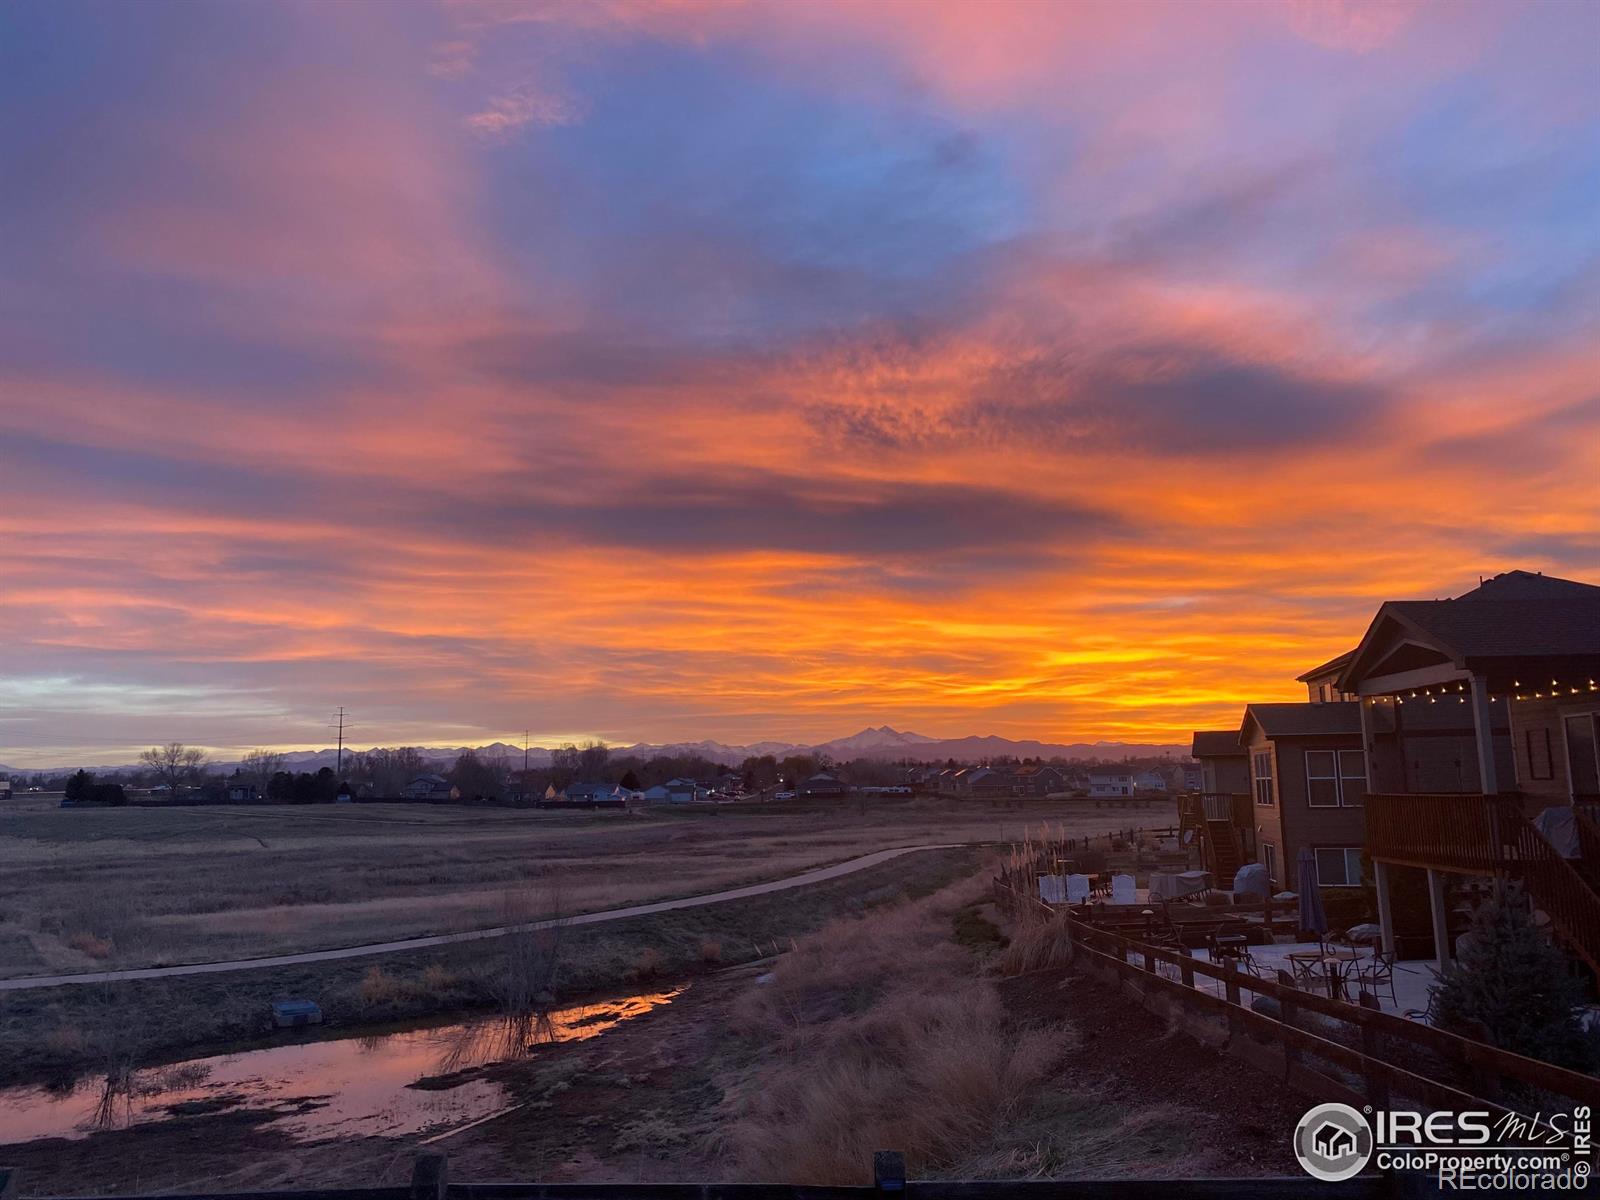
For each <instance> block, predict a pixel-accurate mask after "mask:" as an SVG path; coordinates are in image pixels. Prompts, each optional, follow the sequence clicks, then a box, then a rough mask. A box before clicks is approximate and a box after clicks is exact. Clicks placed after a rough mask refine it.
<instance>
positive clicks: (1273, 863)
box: [1261, 842, 1278, 883]
mask: <svg viewBox="0 0 1600 1200" xmlns="http://www.w3.org/2000/svg"><path fill="white" fill-rule="evenodd" d="M1261 865H1262V866H1264V867H1266V869H1267V878H1268V879H1270V880H1272V882H1273V883H1277V882H1278V848H1277V847H1276V846H1274V845H1273V844H1272V843H1271V842H1262V843H1261Z"/></svg>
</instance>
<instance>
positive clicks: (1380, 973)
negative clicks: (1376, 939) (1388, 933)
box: [1355, 946, 1400, 1008]
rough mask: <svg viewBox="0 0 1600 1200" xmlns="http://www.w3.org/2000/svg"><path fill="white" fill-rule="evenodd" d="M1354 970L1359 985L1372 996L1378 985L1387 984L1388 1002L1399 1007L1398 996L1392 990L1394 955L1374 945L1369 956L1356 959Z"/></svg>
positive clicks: (1375, 992) (1376, 991)
mask: <svg viewBox="0 0 1600 1200" xmlns="http://www.w3.org/2000/svg"><path fill="white" fill-rule="evenodd" d="M1355 971H1356V980H1357V982H1358V983H1359V984H1360V986H1361V987H1363V988H1365V989H1366V990H1367V991H1369V992H1371V993H1372V994H1373V995H1374V996H1376V995H1377V994H1378V989H1379V988H1380V987H1383V986H1385V985H1387V986H1388V988H1389V1001H1390V1003H1392V1004H1394V1005H1395V1007H1397V1008H1398V1007H1399V1005H1400V997H1399V996H1397V995H1395V990H1394V955H1392V954H1385V953H1384V952H1383V947H1382V946H1374V947H1373V948H1372V957H1371V958H1362V959H1357V960H1356V964H1355Z"/></svg>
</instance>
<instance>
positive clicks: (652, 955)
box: [628, 946, 666, 979]
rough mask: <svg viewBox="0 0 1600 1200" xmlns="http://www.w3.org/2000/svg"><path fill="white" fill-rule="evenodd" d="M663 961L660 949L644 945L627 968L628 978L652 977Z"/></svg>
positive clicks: (662, 964) (664, 961)
mask: <svg viewBox="0 0 1600 1200" xmlns="http://www.w3.org/2000/svg"><path fill="white" fill-rule="evenodd" d="M665 963H666V959H665V958H664V957H663V956H662V954H661V951H659V950H657V949H656V948H655V947H654V946H646V947H645V948H644V949H643V950H641V951H639V953H638V954H636V955H635V956H634V959H633V965H632V966H631V967H629V968H628V978H629V979H654V978H655V976H656V974H657V972H659V971H660V970H661V968H662V966H664V965H665Z"/></svg>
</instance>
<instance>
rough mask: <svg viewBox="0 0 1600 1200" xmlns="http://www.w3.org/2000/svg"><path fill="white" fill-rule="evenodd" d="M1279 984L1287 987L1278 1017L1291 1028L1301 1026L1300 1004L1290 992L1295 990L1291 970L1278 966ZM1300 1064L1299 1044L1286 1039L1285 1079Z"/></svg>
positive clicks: (1284, 1056)
mask: <svg viewBox="0 0 1600 1200" xmlns="http://www.w3.org/2000/svg"><path fill="white" fill-rule="evenodd" d="M1278 985H1279V986H1280V987H1282V988H1285V989H1286V991H1285V992H1284V994H1282V995H1280V996H1279V997H1278V1008H1279V1010H1280V1011H1279V1014H1278V1019H1279V1020H1281V1021H1282V1022H1283V1023H1284V1025H1286V1026H1288V1027H1289V1028H1290V1029H1298V1028H1299V1027H1300V1025H1299V1016H1300V1006H1299V1005H1298V1004H1296V1003H1295V1002H1294V999H1293V998H1292V997H1291V996H1290V995H1289V994H1288V993H1289V992H1291V991H1293V990H1294V987H1295V982H1294V976H1292V975H1290V974H1289V972H1287V971H1285V970H1284V969H1283V968H1282V967H1279V968H1278ZM1299 1064H1300V1048H1299V1047H1298V1046H1293V1045H1290V1044H1289V1041H1288V1039H1285V1040H1284V1043H1283V1077H1284V1079H1288V1078H1290V1076H1292V1075H1293V1074H1294V1069H1295V1067H1297V1066H1298V1065H1299Z"/></svg>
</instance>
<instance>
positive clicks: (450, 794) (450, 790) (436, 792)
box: [403, 775, 461, 800]
mask: <svg viewBox="0 0 1600 1200" xmlns="http://www.w3.org/2000/svg"><path fill="white" fill-rule="evenodd" d="M403 791H404V795H405V797H406V799H408V800H459V799H461V792H460V790H459V789H458V788H457V787H456V786H455V785H454V784H453V783H451V782H450V781H449V780H448V779H446V778H445V777H444V776H443V775H418V776H417V777H416V778H415V779H413V780H412V781H411V782H410V783H408V784H406V786H405V788H404V789H403Z"/></svg>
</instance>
